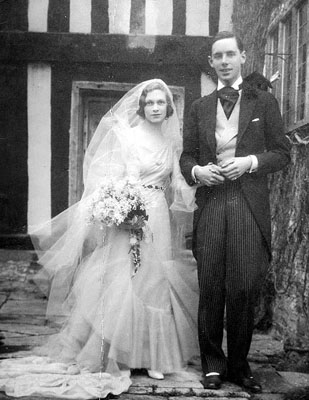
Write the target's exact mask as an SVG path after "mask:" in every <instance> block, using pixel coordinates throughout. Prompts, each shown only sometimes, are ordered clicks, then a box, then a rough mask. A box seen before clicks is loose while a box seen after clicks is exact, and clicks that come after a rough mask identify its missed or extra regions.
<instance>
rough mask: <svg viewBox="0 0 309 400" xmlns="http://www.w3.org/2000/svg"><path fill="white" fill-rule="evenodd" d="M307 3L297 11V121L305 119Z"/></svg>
mask: <svg viewBox="0 0 309 400" xmlns="http://www.w3.org/2000/svg"><path fill="white" fill-rule="evenodd" d="M307 3H308V2H307V1H305V2H303V3H302V4H301V6H300V7H299V9H298V35H297V37H298V43H297V48H298V60H297V61H298V71H297V72H298V76H297V80H298V82H297V120H298V121H300V120H302V119H304V118H305V97H306V76H307V42H308V38H307V29H308V26H307V25H308V24H307Z"/></svg>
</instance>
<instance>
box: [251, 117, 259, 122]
mask: <svg viewBox="0 0 309 400" xmlns="http://www.w3.org/2000/svg"><path fill="white" fill-rule="evenodd" d="M259 120H260V118H254V119H253V120H252V121H251V122H257V121H259Z"/></svg>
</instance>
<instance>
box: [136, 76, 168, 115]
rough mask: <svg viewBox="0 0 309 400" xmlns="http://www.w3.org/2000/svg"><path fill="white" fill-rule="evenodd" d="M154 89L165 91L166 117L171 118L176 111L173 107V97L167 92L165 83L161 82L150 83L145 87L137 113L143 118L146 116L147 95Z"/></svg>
mask: <svg viewBox="0 0 309 400" xmlns="http://www.w3.org/2000/svg"><path fill="white" fill-rule="evenodd" d="M153 90H162V92H164V93H165V97H166V102H167V108H166V117H167V118H169V117H170V116H171V115H173V113H174V110H173V107H172V99H171V97H170V95H169V93H168V92H167V90H166V88H165V87H164V86H163V85H161V84H160V83H159V82H154V83H150V84H149V85H147V86H146V87H145V88H144V90H143V91H142V94H141V97H140V98H139V108H138V110H137V111H136V114H137V115H139V116H140V117H142V118H145V111H144V109H145V106H146V97H147V94H148V93H150V92H152V91H153Z"/></svg>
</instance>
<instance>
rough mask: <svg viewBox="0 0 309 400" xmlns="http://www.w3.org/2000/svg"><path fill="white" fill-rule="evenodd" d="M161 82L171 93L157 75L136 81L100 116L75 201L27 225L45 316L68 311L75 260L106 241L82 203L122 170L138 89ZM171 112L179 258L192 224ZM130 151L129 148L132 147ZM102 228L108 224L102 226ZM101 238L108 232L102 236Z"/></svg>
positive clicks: (167, 129)
mask: <svg viewBox="0 0 309 400" xmlns="http://www.w3.org/2000/svg"><path fill="white" fill-rule="evenodd" d="M152 83H159V84H161V85H162V86H163V87H164V88H165V90H166V91H167V93H168V94H169V96H170V98H171V99H173V96H172V93H171V91H170V90H169V88H168V87H167V85H166V84H165V83H164V82H163V81H162V80H160V79H152V80H149V81H145V82H142V83H140V84H138V85H137V86H135V87H134V88H133V89H131V90H130V91H129V92H127V93H126V94H125V95H124V96H123V97H122V98H121V99H120V100H119V101H118V102H117V103H116V104H115V106H113V107H112V108H111V110H109V111H108V112H107V113H106V114H105V115H104V116H103V117H102V119H101V121H100V123H99V125H98V127H97V129H96V131H95V133H94V136H93V138H92V139H91V142H90V144H89V146H88V149H87V151H86V153H85V157H84V165H83V179H84V193H83V195H82V198H81V200H80V201H79V202H77V203H76V204H74V205H73V206H71V207H69V208H68V209H66V210H65V211H63V212H62V213H61V214H59V215H58V216H56V217H55V218H53V219H52V220H50V221H47V222H46V223H45V224H43V225H42V226H40V227H35V229H32V232H31V238H32V241H33V244H34V247H35V249H36V250H37V252H38V256H39V259H38V262H39V263H40V264H41V265H42V266H43V269H42V270H41V271H40V273H39V274H38V275H37V277H36V282H37V283H38V284H39V285H40V286H41V288H42V289H43V290H44V291H45V292H47V294H48V295H49V302H48V308H47V316H48V317H49V318H51V317H53V318H54V317H56V316H65V315H68V314H69V313H70V307H71V306H70V302H68V301H67V300H68V298H69V295H70V291H71V288H72V287H73V284H74V281H75V280H76V277H77V276H78V272H79V268H80V265H81V264H82V263H83V262H84V260H85V259H86V258H87V257H88V256H89V255H90V254H91V253H92V252H93V251H94V249H96V248H97V246H102V245H104V246H110V245H112V243H109V241H108V240H106V239H105V241H103V239H102V237H103V236H104V235H103V234H102V231H100V230H99V229H95V228H94V227H93V226H91V225H88V224H87V223H86V219H87V204H88V203H87V202H88V200H89V197H90V196H91V195H92V194H93V192H94V191H95V190H96V189H97V187H98V185H99V184H100V180H101V179H102V178H104V177H116V178H118V177H119V178H120V177H123V176H125V175H126V174H127V164H128V161H129V159H130V155H131V154H132V141H131V138H130V134H129V133H130V132H131V131H132V130H131V128H133V127H135V126H137V125H138V124H139V123H141V122H142V121H143V119H142V117H140V116H139V115H138V114H137V113H136V111H137V110H138V108H139V99H140V96H141V94H142V91H143V90H144V88H145V87H146V86H147V85H149V84H152ZM171 106H172V108H173V110H174V112H173V114H172V115H171V116H170V117H169V118H168V119H166V120H165V121H164V122H163V125H162V128H163V134H164V136H165V137H166V140H167V143H168V145H169V146H170V148H171V149H172V151H173V154H174V162H173V164H174V166H173V173H172V175H171V184H170V187H169V189H168V191H167V192H166V197H167V200H168V203H169V206H170V210H171V221H172V237H173V247H174V249H173V251H174V255H175V257H180V255H181V251H182V249H183V248H184V246H185V234H186V233H187V232H188V231H190V230H191V229H192V226H191V224H192V215H193V211H194V209H195V202H194V195H195V191H194V189H193V188H191V187H189V186H188V185H187V184H186V182H185V181H184V179H183V177H182V175H181V173H180V168H179V164H178V161H179V157H180V154H181V151H182V138H181V135H180V129H179V121H178V117H177V112H176V107H175V104H174V102H173V101H172V104H171ZM133 151H134V149H133ZM107 229H108V228H107ZM105 237H108V235H107V236H106V235H105Z"/></svg>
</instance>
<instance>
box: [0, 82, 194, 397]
mask: <svg viewBox="0 0 309 400" xmlns="http://www.w3.org/2000/svg"><path fill="white" fill-rule="evenodd" d="M181 142H182V141H181V137H180V131H179V124H178V118H177V114H176V109H175V105H174V103H173V97H172V94H171V92H170V90H169V89H168V87H167V86H166V84H165V83H164V82H163V81H161V80H159V79H153V80H149V81H146V82H143V83H141V84H139V85H137V86H136V87H135V88H133V89H132V90H130V91H129V92H128V93H127V94H126V95H125V96H124V97H123V98H122V99H121V100H120V101H119V102H118V103H117V104H116V105H115V106H114V107H113V108H112V109H111V110H110V111H109V112H108V113H107V114H106V115H105V116H104V117H103V118H102V120H101V122H100V124H99V126H98V128H97V130H96V132H95V134H94V137H93V139H92V140H91V143H90V145H89V147H88V149H87V152H86V154H85V159H84V193H83V196H82V199H81V200H80V201H79V202H78V203H77V204H75V205H74V206H72V207H70V208H69V209H67V210H66V211H64V212H63V213H62V214H60V215H59V216H57V217H55V218H54V219H53V220H51V221H49V222H48V223H47V224H45V225H44V226H43V227H40V229H38V230H37V231H36V232H34V233H33V235H32V237H33V241H34V243H35V246H36V248H37V249H38V254H39V263H40V264H42V266H43V269H42V271H41V272H40V274H39V275H38V276H37V282H38V283H46V279H48V282H51V285H50V287H49V294H48V295H49V301H48V306H47V317H48V319H50V320H51V319H52V320H54V321H55V322H56V323H59V324H61V329H60V331H59V333H58V334H57V335H55V336H54V337H52V338H51V339H50V341H49V342H48V343H47V345H46V346H44V347H43V348H40V349H39V350H40V356H31V357H27V358H23V359H16V360H5V361H2V363H1V364H0V388H1V390H5V391H6V393H7V394H9V395H11V396H16V397H17V396H26V395H31V394H36V395H49V396H53V395H54V396H57V397H64V398H85V399H87V398H96V397H105V396H106V395H108V393H113V394H120V393H121V392H124V391H127V390H128V388H129V386H130V384H131V380H130V371H131V369H145V370H146V371H147V373H148V375H149V377H151V378H153V379H164V374H168V373H172V372H176V371H179V370H181V369H183V368H184V367H185V366H186V364H187V362H188V361H189V360H190V359H191V358H192V357H194V356H196V355H198V354H199V350H198V340H197V326H196V314H197V302H198V289H197V277H196V269H195V267H194V265H193V266H192V265H191V264H187V265H185V263H184V261H183V260H184V258H183V257H184V233H185V232H186V227H188V226H189V227H190V226H191V222H190V217H191V216H192V211H193V210H194V193H193V189H192V188H190V187H189V186H187V184H186V183H185V182H184V180H183V178H182V176H181V174H180V171H179V166H178V160H179V155H180V153H181ZM124 178H128V179H130V180H131V181H133V182H136V183H137V184H138V185H139V187H141V188H142V195H143V197H144V199H146V202H145V204H146V206H145V207H146V214H147V218H148V220H147V221H146V227H147V229H144V234H143V236H142V237H140V238H139V239H138V240H136V237H135V238H133V242H132V230H131V231H130V230H129V229H126V227H125V226H124V225H119V226H117V225H116V224H112V225H111V226H106V225H100V224H95V223H91V222H89V210H90V209H91V204H92V203H91V202H92V201H93V196H94V194H95V193H96V192H97V190H98V187H99V186H100V183H101V182H103V181H104V179H105V180H106V179H112V180H113V182H119V181H121V180H123V179H124ZM130 232H131V234H130ZM130 235H131V236H130ZM130 237H131V240H130ZM136 243H137V244H138V251H139V253H138V254H139V259H138V263H136V262H135V263H134V260H133V258H132V257H133V254H132V253H133V251H132V249H133V246H132V244H136ZM135 248H136V247H135ZM135 261H136V260H135ZM137 267H138V268H137ZM45 286H46V285H45Z"/></svg>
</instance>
